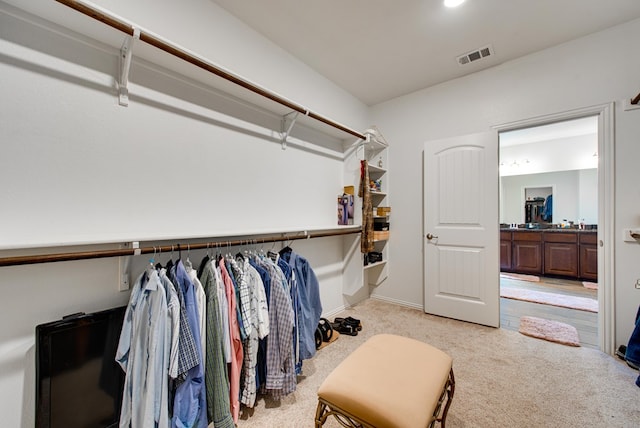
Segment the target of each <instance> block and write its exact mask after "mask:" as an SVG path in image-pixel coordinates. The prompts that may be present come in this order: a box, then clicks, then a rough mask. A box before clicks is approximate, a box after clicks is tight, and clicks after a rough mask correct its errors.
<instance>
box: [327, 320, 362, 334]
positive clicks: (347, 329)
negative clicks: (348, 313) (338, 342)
mask: <svg viewBox="0 0 640 428" xmlns="http://www.w3.org/2000/svg"><path fill="white" fill-rule="evenodd" d="M331 327H333V329H334V330H335V331H337V332H338V333H340V334H346V335H348V336H357V335H358V330H357V329H356V327H355V326H353V325H351V324H349V323H347V322H346V321H342V322H340V323H332V324H331Z"/></svg>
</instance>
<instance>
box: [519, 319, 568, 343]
mask: <svg viewBox="0 0 640 428" xmlns="http://www.w3.org/2000/svg"><path fill="white" fill-rule="evenodd" d="M519 331H520V333H522V334H524V335H527V336H531V337H535V338H538V339H543V340H548V341H549V342H556V343H561V344H563V345H568V346H580V338H579V337H578V330H576V328H575V327H574V326H572V325H569V324H565V323H563V322H558V321H552V320H547V319H544V318H538V317H521V318H520V327H519Z"/></svg>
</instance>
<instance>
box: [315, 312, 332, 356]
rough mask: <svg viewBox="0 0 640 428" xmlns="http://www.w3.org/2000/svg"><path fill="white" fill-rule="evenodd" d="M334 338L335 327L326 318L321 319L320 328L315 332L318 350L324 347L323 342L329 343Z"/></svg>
mask: <svg viewBox="0 0 640 428" xmlns="http://www.w3.org/2000/svg"><path fill="white" fill-rule="evenodd" d="M332 337H333V327H332V326H331V323H330V322H329V320H328V319H326V318H320V322H319V323H318V327H317V328H316V332H315V340H316V349H319V348H320V346H322V342H329V341H330V340H331V338H332Z"/></svg>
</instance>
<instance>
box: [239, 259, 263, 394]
mask: <svg viewBox="0 0 640 428" xmlns="http://www.w3.org/2000/svg"><path fill="white" fill-rule="evenodd" d="M236 266H237V267H236V268H237V269H239V270H241V271H242V275H243V278H244V280H245V282H246V284H247V289H248V292H249V307H250V317H249V323H250V324H251V329H250V330H249V331H250V332H249V337H248V338H247V339H246V340H245V343H244V362H243V371H242V373H243V378H242V383H241V386H242V392H241V395H240V402H241V403H242V404H244V405H245V406H247V407H253V406H254V405H255V401H256V395H257V380H256V376H257V370H256V367H257V364H258V349H259V340H260V339H264V338H265V337H267V335H268V334H269V311H268V307H267V297H266V293H265V290H264V284H263V283H262V279H261V277H260V274H259V273H258V271H257V270H256V269H255V268H254V267H253V266H251V265H250V264H249V260H247V259H246V258H244V257H243V258H242V259H241V260H238V264H237V265H236Z"/></svg>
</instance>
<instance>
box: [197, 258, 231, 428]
mask: <svg viewBox="0 0 640 428" xmlns="http://www.w3.org/2000/svg"><path fill="white" fill-rule="evenodd" d="M198 272H199V273H200V282H201V283H202V285H203V287H204V291H205V295H206V311H207V313H206V324H207V328H206V346H205V367H206V369H205V376H204V379H205V388H206V393H207V420H208V421H209V423H210V424H211V423H213V426H214V428H234V426H235V424H234V422H233V417H232V415H231V407H230V405H229V377H228V374H227V365H226V361H225V356H224V343H223V342H224V335H223V333H222V327H223V325H224V324H223V323H222V319H221V315H222V314H221V313H220V305H219V303H218V287H219V284H218V278H217V276H216V272H215V268H214V267H213V264H212V262H211V260H210V259H209V257H206V258H205V259H204V260H203V261H202V263H201V265H200V268H199V269H198ZM227 325H228V324H227Z"/></svg>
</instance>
